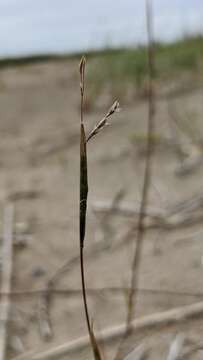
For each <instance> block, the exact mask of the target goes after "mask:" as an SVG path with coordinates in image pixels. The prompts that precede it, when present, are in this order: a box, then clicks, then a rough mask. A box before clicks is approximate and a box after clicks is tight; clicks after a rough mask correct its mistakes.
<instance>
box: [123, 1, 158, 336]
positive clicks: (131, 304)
mask: <svg viewBox="0 0 203 360" xmlns="http://www.w3.org/2000/svg"><path fill="white" fill-rule="evenodd" d="M146 13H147V32H148V69H149V89H148V123H147V154H146V164H145V171H144V183H143V190H142V198H141V206H140V213H139V218H138V228H137V240H136V249H135V253H134V258H133V263H132V278H131V291H130V294H129V301H128V314H127V333H129V332H130V325H131V321H132V318H133V314H134V310H135V305H136V304H135V299H134V292H135V290H134V289H135V287H137V283H138V276H139V268H140V260H141V251H142V244H143V238H144V219H145V214H146V208H147V201H148V194H149V187H150V181H151V157H152V152H153V141H152V135H153V132H154V114H155V106H154V90H153V76H154V51H153V43H152V23H151V22H152V14H151V3H150V1H149V0H146Z"/></svg>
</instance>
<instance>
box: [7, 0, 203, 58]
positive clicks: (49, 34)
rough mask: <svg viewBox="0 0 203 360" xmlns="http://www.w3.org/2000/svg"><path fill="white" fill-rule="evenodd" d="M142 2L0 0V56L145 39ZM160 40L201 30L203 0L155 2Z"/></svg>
mask: <svg viewBox="0 0 203 360" xmlns="http://www.w3.org/2000/svg"><path fill="white" fill-rule="evenodd" d="M144 4H145V1H144V0H0V57H7V56H21V55H29V54H38V53H40V54H43V53H67V52H69V53H71V52H77V51H84V50H88V49H98V48H102V47H107V46H123V45H134V44H137V43H142V42H144V41H145V40H146V22H145V5H144ZM153 7H154V29H155V37H156V39H158V40H163V41H171V40H174V39H176V38H177V37H181V36H184V35H188V34H192V33H200V32H201V33H203V0H153Z"/></svg>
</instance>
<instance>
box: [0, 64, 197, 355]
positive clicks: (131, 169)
mask: <svg viewBox="0 0 203 360" xmlns="http://www.w3.org/2000/svg"><path fill="white" fill-rule="evenodd" d="M77 71H78V65H77V63H76V62H75V61H67V62H61V63H60V64H57V63H54V62H53V63H49V64H35V65H29V66H23V67H19V68H10V69H4V70H1V72H0V84H1V90H0V134H1V142H0V154H1V156H0V173H1V176H0V201H1V212H2V213H3V205H4V203H5V201H6V199H7V198H10V199H11V200H12V201H14V203H15V211H16V224H17V225H16V229H17V230H16V231H18V232H21V233H23V232H24V233H25V234H26V238H27V240H28V242H27V246H25V247H20V246H16V247H15V248H14V249H15V250H14V275H13V283H12V289H13V290H35V289H39V288H44V287H45V285H46V282H47V280H48V279H49V278H50V276H52V275H53V274H54V273H55V271H56V270H57V269H58V268H59V267H60V266H62V265H63V264H64V263H65V262H66V261H68V260H69V259H71V258H72V257H74V256H76V255H77V254H78V242H79V240H78V196H79V195H78V194H79V191H78V186H79V181H78V176H79V110H78V109H79V89H78V73H77ZM202 100H203V97H202V91H201V90H200V89H198V90H196V91H195V90H193V91H192V92H191V93H187V94H185V95H182V96H181V95H179V97H177V98H175V99H172V100H170V102H171V104H172V106H175V107H176V109H177V111H178V112H179V113H181V114H182V115H183V117H184V116H186V115H188V114H189V115H190V116H191V123H192V124H193V128H195V127H196V128H197V133H198V135H199V136H200V137H201V133H202V132H203V129H202V125H201V121H202V116H203V101H202ZM97 103H98V104H99V106H97V108H93V110H92V111H91V113H89V114H86V120H85V121H86V127H87V129H91V128H92V126H93V124H94V123H95V122H96V121H97V120H99V119H100V118H101V117H102V115H103V114H104V112H105V111H106V110H107V109H108V107H109V106H110V105H111V103H110V100H109V98H108V97H106V98H104V99H103V98H101V100H98V101H97ZM121 106H122V112H120V113H119V114H118V115H116V116H115V117H114V118H112V126H109V127H108V128H106V129H105V130H104V132H103V133H102V134H100V135H98V137H97V139H96V138H95V139H94V140H92V142H91V143H90V144H89V146H88V159H89V189H90V190H89V209H88V226H87V236H86V248H85V251H86V254H88V252H89V250H90V249H91V247H92V246H95V244H97V245H98V246H99V244H100V243H99V241H102V240H101V238H102V233H101V227H100V226H99V225H98V224H99V222H98V218H95V216H94V214H93V211H92V205H93V204H94V203H95V202H96V201H112V199H113V198H114V197H115V195H116V194H117V193H118V191H119V190H120V189H124V190H125V196H124V198H123V200H122V201H123V203H126V202H127V203H129V204H131V205H133V204H136V205H138V204H139V201H140V196H141V195H140V194H141V188H142V174H143V165H144V157H141V156H139V155H138V154H137V152H136V149H135V146H133V145H132V143H131V141H130V138H131V136H132V135H134V134H139V133H143V132H144V130H145V128H146V121H147V104H146V102H145V101H140V102H137V101H136V103H135V105H133V104H132V105H127V104H125V102H124V103H122V104H121ZM191 114H192V115H191ZM194 117H195V121H194ZM169 123H170V116H169V113H168V100H164V99H162V100H160V101H158V102H157V115H156V129H157V130H156V133H158V134H161V136H170V134H171V127H170V125H169ZM178 166H179V160H178V157H177V155H176V154H175V152H174V149H173V148H172V149H168V148H165V147H164V146H163V147H162V148H161V149H160V148H159V149H157V151H156V153H155V159H154V162H153V181H152V184H151V193H150V205H151V206H154V207H158V208H163V209H165V208H166V207H167V206H168V205H170V204H171V205H172V204H175V203H176V202H178V201H180V200H184V199H187V198H189V197H192V196H193V195H195V194H198V193H201V191H202V190H201V188H202V176H203V166H201V164H200V165H199V166H198V167H197V168H196V169H195V171H193V172H192V173H191V174H189V175H188V176H184V177H183V176H182V177H178V176H177V175H176V174H175V169H176V168H177V167H178ZM110 227H111V229H110V230H111V232H110V233H108V235H107V236H105V239H103V240H104V241H105V242H106V246H105V249H103V250H98V251H97V252H96V253H95V254H94V256H92V257H87V265H86V273H87V286H88V287H89V288H102V289H105V288H108V287H127V286H128V285H129V279H130V263H131V260H132V253H133V251H132V250H133V241H131V242H129V243H128V244H125V243H122V245H118V246H117V245H116V244H117V239H118V238H119V236H120V235H121V234H122V233H124V232H125V231H126V230H127V228H128V227H129V220H128V219H126V218H122V217H112V218H111V220H110ZM99 230H100V231H99ZM27 234H28V235H29V236H27ZM109 234H110V235H109ZM202 234H203V232H202V227H201V223H197V224H196V225H195V226H194V225H191V226H185V227H184V228H181V229H176V230H173V229H171V230H170V231H164V230H151V231H147V232H146V236H145V241H144V247H143V252H142V261H141V269H140V279H139V287H141V288H145V289H157V290H162V291H163V290H170V291H174V292H177V291H178V292H188V293H191V295H186V294H185V295H184V296H183V295H181V294H179V295H178V294H174V293H171V294H169V293H164V292H157V293H150V292H149V293H146V292H145V293H142V292H140V293H139V295H138V303H137V309H136V310H137V313H136V314H135V315H136V316H137V317H138V316H143V315H147V314H152V313H155V312H159V311H163V310H167V309H170V308H173V307H177V306H183V305H187V304H192V303H194V302H197V301H200V300H201V296H196V295H192V294H194V293H197V292H203V288H202V275H203V266H202V264H203V261H202V256H203V242H202ZM55 286H56V287H57V288H60V289H68V290H70V289H75V290H80V288H81V283H80V272H79V263H78V262H77V261H76V262H75V263H74V265H73V266H72V267H70V268H69V270H68V271H67V272H65V273H64V274H63V276H61V278H60V279H59V281H57V283H56V285H55ZM12 299H13V300H12V303H13V307H12V314H11V320H12V318H13V321H11V327H10V333H9V342H10V343H11V342H12V339H13V337H14V335H18V336H19V337H20V338H21V340H22V342H23V345H24V348H25V349H24V350H25V351H28V350H34V351H36V352H38V351H42V350H45V349H50V348H52V347H53V348H54V347H55V346H57V345H59V344H63V343H65V342H69V341H70V340H72V339H76V338H78V337H80V336H82V335H85V334H86V333H87V331H86V323H85V318H84V311H83V305H82V299H81V293H80V292H79V291H78V292H73V293H72V294H66V293H65V294H55V295H53V297H52V302H51V307H50V310H51V322H52V325H53V332H54V336H53V338H52V339H51V341H49V342H46V341H45V340H44V339H42V337H41V335H40V330H39V321H38V316H37V313H38V304H39V299H40V296H39V295H37V294H32V295H24V296H23V295H21V296H14V297H13V298H12ZM88 303H89V309H90V313H91V317H92V318H93V319H94V324H95V325H94V326H95V329H97V330H101V329H103V328H105V327H109V326H114V325H117V324H120V323H122V322H124V320H125V315H126V292H125V291H120V292H119V291H117V292H112V291H103V292H102V291H100V292H99V291H98V293H96V294H95V293H94V294H89V297H88ZM16 314H17V315H16ZM16 316H18V317H20V318H21V321H19V324H18V322H17V321H16V320H15V319H16ZM202 331H203V321H202V320H201V317H199V319H198V320H193V321H190V322H187V323H184V324H178V325H175V326H173V327H172V326H171V327H165V328H161V329H159V328H156V329H154V328H153V327H152V328H150V329H149V330H147V331H145V332H139V333H136V334H135V335H133V337H132V338H131V339H130V341H129V343H128V344H127V346H126V352H129V351H130V350H131V349H132V348H134V347H135V346H136V345H137V344H139V343H140V342H144V343H145V344H146V345H147V346H148V347H149V348H150V356H149V358H150V359H156V360H159V359H163V358H166V354H167V352H168V348H169V345H170V343H171V341H172V339H173V338H174V337H175V335H176V334H177V333H179V332H183V333H184V334H186V336H187V337H189V338H190V340H191V339H192V340H194V341H195V342H198V341H200V340H201V338H202ZM116 345H117V343H116V342H114V343H110V344H109V345H108V346H106V352H107V354H108V359H111V358H112V357H113V353H114V351H115V349H116ZM17 355H18V354H17V353H16V352H15V351H14V350H13V349H11V350H10V351H9V352H8V359H15V357H16V356H17ZM202 356H203V355H202V354H201V353H200V352H199V353H196V354H195V355H194V354H193V357H192V358H193V359H201V358H202ZM29 358H30V357H29V356H28V357H27V359H29ZM57 359H81V360H89V359H92V354H91V351H90V350H89V349H85V350H84V351H82V352H75V353H71V354H67V355H66V356H64V357H59V356H58V357H57Z"/></svg>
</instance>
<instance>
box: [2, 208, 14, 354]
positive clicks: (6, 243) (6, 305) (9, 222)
mask: <svg viewBox="0 0 203 360" xmlns="http://www.w3.org/2000/svg"><path fill="white" fill-rule="evenodd" d="M13 213H14V209H13V205H12V204H8V205H7V206H6V207H5V210H4V233H3V250H2V253H3V254H2V279H1V284H2V285H1V292H2V293H5V295H4V296H3V297H2V299H1V303H0V307H1V321H0V360H5V359H6V344H7V337H8V334H7V331H8V321H9V316H10V296H9V293H10V291H11V279H12V267H13V243H12V242H13V215H14V214H13ZM6 294H8V295H6Z"/></svg>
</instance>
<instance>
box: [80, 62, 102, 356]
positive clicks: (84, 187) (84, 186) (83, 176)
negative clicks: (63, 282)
mask: <svg viewBox="0 0 203 360" xmlns="http://www.w3.org/2000/svg"><path fill="white" fill-rule="evenodd" d="M85 64H86V60H85V58H84V57H83V58H82V59H81V62H80V91H81V114H80V116H81V118H80V209H79V210H80V218H79V227H80V270H81V280H82V294H83V302H84V309H85V316H86V322H87V328H88V333H89V339H90V343H91V347H92V351H93V355H94V359H95V360H102V356H101V354H100V350H99V346H98V344H97V341H96V338H95V336H94V332H93V328H92V326H91V325H90V318H89V311H88V305H87V295H86V285H85V271H84V252H83V250H84V240H85V230H86V214H87V196H88V172H87V149H86V146H87V142H86V134H85V128H84V122H83V113H84V88H85Z"/></svg>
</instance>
